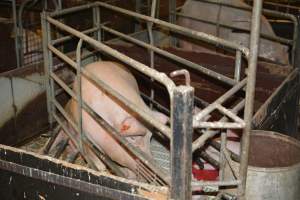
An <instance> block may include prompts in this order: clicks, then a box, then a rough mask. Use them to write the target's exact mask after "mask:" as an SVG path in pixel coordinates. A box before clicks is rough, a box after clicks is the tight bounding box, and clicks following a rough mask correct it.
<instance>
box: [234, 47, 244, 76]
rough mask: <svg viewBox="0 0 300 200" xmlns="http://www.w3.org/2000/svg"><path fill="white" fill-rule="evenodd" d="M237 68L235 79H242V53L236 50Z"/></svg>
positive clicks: (235, 69)
mask: <svg viewBox="0 0 300 200" xmlns="http://www.w3.org/2000/svg"><path fill="white" fill-rule="evenodd" d="M234 66H235V68H234V79H235V80H236V81H240V79H241V68H242V53H241V52H240V51H236V55H235V65H234Z"/></svg>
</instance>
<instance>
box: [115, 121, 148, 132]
mask: <svg viewBox="0 0 300 200" xmlns="http://www.w3.org/2000/svg"><path fill="white" fill-rule="evenodd" d="M120 132H121V134H122V135H124V136H142V135H145V134H146V132H147V129H146V128H145V127H144V126H143V125H142V124H141V123H140V122H139V121H138V120H136V119H135V118H134V117H126V118H125V119H124V120H123V122H122V123H121V127H120Z"/></svg>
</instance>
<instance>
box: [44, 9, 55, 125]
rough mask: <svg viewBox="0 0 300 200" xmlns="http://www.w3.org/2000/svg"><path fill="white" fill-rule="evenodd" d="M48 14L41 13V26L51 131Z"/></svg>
mask: <svg viewBox="0 0 300 200" xmlns="http://www.w3.org/2000/svg"><path fill="white" fill-rule="evenodd" d="M46 17H47V14H46V13H45V12H42V13H41V24H42V34H43V56H44V71H45V83H44V84H45V88H46V95H47V111H48V122H49V125H50V131H51V127H52V124H53V117H52V115H51V101H50V99H51V93H50V92H51V91H50V72H49V68H50V67H49V59H50V58H49V52H48V51H49V50H48V41H49V38H48V34H47V33H48V26H47V24H48V23H47V20H46Z"/></svg>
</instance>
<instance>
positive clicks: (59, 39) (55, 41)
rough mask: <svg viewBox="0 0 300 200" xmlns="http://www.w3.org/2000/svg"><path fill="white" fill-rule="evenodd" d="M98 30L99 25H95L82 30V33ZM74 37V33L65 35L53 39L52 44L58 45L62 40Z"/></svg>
mask: <svg viewBox="0 0 300 200" xmlns="http://www.w3.org/2000/svg"><path fill="white" fill-rule="evenodd" d="M98 30H99V28H98V27H93V28H90V29H87V30H84V31H82V33H84V34H90V33H94V32H95V31H98ZM72 38H74V36H73V35H68V36H64V37H61V38H58V39H56V40H52V42H51V44H52V45H57V44H60V43H62V42H65V41H68V40H71V39H72Z"/></svg>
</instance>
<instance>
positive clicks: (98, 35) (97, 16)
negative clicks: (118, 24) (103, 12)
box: [93, 6, 102, 61]
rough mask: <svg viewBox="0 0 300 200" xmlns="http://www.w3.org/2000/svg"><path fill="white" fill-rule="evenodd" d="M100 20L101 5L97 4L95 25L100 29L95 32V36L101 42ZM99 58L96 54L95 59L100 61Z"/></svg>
mask: <svg viewBox="0 0 300 200" xmlns="http://www.w3.org/2000/svg"><path fill="white" fill-rule="evenodd" d="M100 20H101V19H100V7H99V6H96V7H94V8H93V27H94V28H98V30H97V31H96V32H95V33H94V38H95V39H96V40H97V41H99V42H101V40H102V35H101V31H102V30H101V25H100V23H101V21H100ZM98 59H99V58H98V56H97V55H95V61H98Z"/></svg>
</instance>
